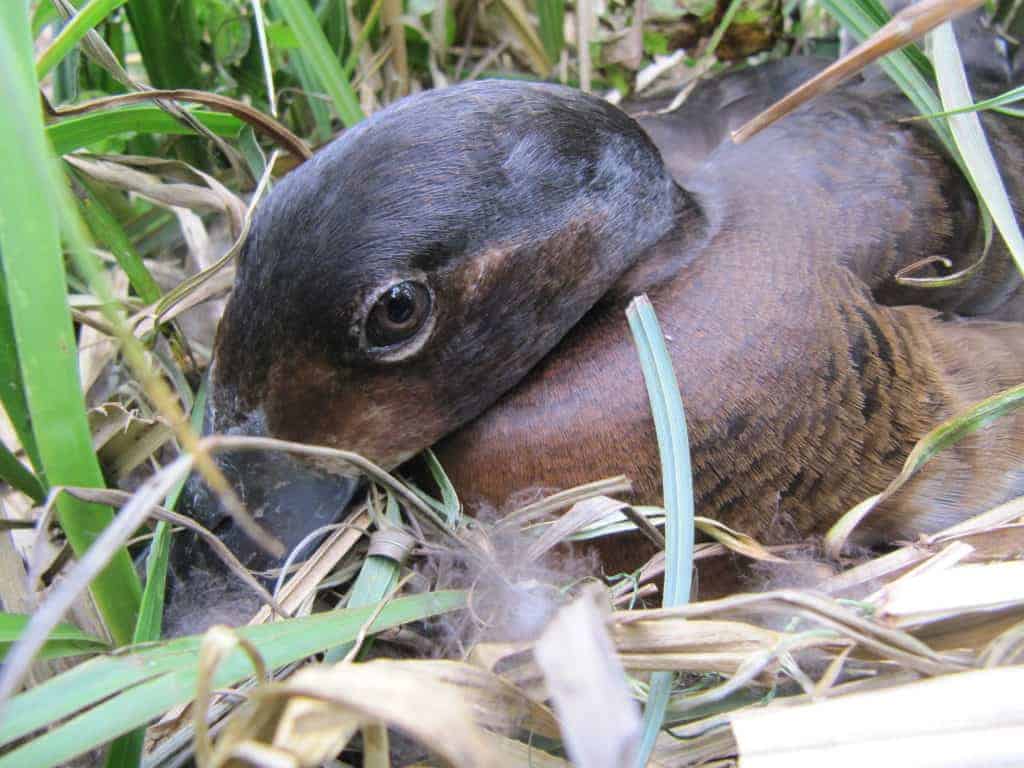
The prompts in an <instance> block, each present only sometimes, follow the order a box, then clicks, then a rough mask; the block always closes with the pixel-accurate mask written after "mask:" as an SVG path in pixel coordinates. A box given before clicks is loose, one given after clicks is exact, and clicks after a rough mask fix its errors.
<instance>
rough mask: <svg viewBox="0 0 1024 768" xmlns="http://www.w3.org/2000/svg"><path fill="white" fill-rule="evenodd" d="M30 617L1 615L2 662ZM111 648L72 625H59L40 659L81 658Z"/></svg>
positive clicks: (0, 640) (14, 614) (51, 635)
mask: <svg viewBox="0 0 1024 768" xmlns="http://www.w3.org/2000/svg"><path fill="white" fill-rule="evenodd" d="M28 620H29V617H28V616H25V615H22V614H20V613H0V660H2V659H3V658H4V656H6V655H7V651H8V650H9V649H10V647H11V645H13V644H14V641H15V640H17V639H18V637H19V636H20V635H21V633H22V631H23V630H24V629H25V626H26V625H27V624H28ZM109 649H110V646H109V645H108V644H107V643H105V642H104V641H102V640H100V639H99V638H98V637H93V636H92V635H90V634H88V633H86V632H83V631H82V630H80V629H79V628H78V627H76V626H74V625H72V624H59V625H58V626H57V628H56V629H54V630H53V632H51V633H50V637H49V638H48V639H47V640H46V645H45V646H44V647H43V650H42V651H41V652H40V654H39V657H38V658H40V659H60V658H63V657H65V656H81V655H82V654H85V653H102V652H103V651H107V650H109Z"/></svg>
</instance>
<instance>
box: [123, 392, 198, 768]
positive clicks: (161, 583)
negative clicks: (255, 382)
mask: <svg viewBox="0 0 1024 768" xmlns="http://www.w3.org/2000/svg"><path fill="white" fill-rule="evenodd" d="M207 383H208V379H207V378H205V377H204V378H203V382H202V384H201V385H200V387H199V391H198V392H197V393H196V399H195V402H194V403H193V405H192V417H191V419H192V428H193V429H195V430H196V431H197V432H198V431H200V430H201V429H202V426H203V414H204V411H205V409H206V393H207ZM186 480H187V478H185V479H182V480H181V482H179V483H178V485H177V487H176V488H175V489H174V490H173V491H171V493H170V494H168V496H167V500H166V501H165V502H164V506H165V507H167V508H168V509H174V508H175V507H176V506H177V505H178V498H179V497H180V496H181V491H182V489H183V488H184V487H185V482H186ZM171 533H172V531H171V524H170V523H168V522H166V521H164V520H161V521H160V522H159V523H157V524H156V529H155V530H154V532H153V541H152V543H151V544H150V545H149V555H148V557H147V558H146V587H145V589H144V590H143V591H142V604H141V605H140V607H139V620H138V621H137V622H136V624H135V635H134V637H133V638H132V642H133V643H135V644H137V643H150V642H155V641H157V640H159V639H160V635H161V634H162V632H163V617H164V594H165V592H166V591H167V568H168V566H169V564H170V560H171ZM145 743H146V729H145V728H136V729H135V730H133V731H129V732H128V733H125V734H122V735H121V736H118V737H117V738H116V739H115V740H114V742H113V743H112V744H111V745H110V749H109V750H108V751H107V762H106V768H135V767H136V766H138V765H139V762H140V761H141V760H142V752H143V748H144V747H145Z"/></svg>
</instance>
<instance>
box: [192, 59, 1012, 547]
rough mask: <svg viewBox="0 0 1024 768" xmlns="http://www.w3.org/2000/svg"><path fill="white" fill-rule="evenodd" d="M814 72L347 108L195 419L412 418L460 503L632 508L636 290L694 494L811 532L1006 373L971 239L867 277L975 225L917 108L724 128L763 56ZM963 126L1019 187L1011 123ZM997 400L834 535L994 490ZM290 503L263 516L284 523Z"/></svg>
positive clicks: (1000, 447) (1003, 320)
mask: <svg viewBox="0 0 1024 768" xmlns="http://www.w3.org/2000/svg"><path fill="white" fill-rule="evenodd" d="M817 68H818V65H816V64H813V63H808V62H801V61H798V60H790V61H787V62H784V63H780V64H775V65H766V66H765V67H762V68H759V69H756V70H753V71H752V72H747V73H742V74H740V75H737V76H734V77H732V78H726V79H724V80H722V81H718V82H717V83H711V84H709V85H706V86H704V87H703V88H702V89H698V91H696V92H695V93H694V95H693V97H692V98H691V99H690V101H689V102H687V104H686V105H684V106H683V107H682V109H680V110H677V111H676V112H674V113H672V114H669V115H661V114H658V113H657V112H656V111H654V110H653V109H651V108H650V106H651V105H646V107H645V106H644V105H640V106H639V107H635V108H633V111H634V112H636V113H637V115H638V119H639V123H640V126H642V127H643V129H644V130H646V134H645V133H644V132H643V131H642V130H641V128H640V127H638V125H637V123H635V122H633V121H632V120H629V119H627V118H626V117H625V116H624V115H623V114H622V113H621V112H620V111H618V110H616V109H615V108H613V107H611V106H609V105H607V104H604V103H603V102H600V101H598V100H595V99H592V98H590V97H587V96H584V95H583V94H580V93H578V92H575V91H571V90H568V89H561V88H556V87H551V86H538V85H528V84H521V83H519V84H516V83H500V82H483V83H475V84H470V85H465V86H459V87H456V88H453V89H448V90H445V91H435V92H428V93H424V94H421V95H419V96H416V97H413V98H411V99H408V100H406V101H404V102H401V103H400V104H399V105H396V106H394V107H391V108H389V109H387V110H384V111H383V112H381V113H379V114H378V115H375V116H374V117H373V118H371V119H370V120H369V121H367V122H366V123H364V124H363V125H362V126H360V127H358V128H356V129H354V130H352V131H350V132H348V133H346V135H345V136H343V137H342V138H341V139H339V140H338V141H337V142H336V143H334V144H332V145H331V146H330V147H328V148H327V149H325V150H323V151H322V152H321V153H319V154H318V155H317V156H316V157H314V159H313V160H311V161H309V162H308V163H306V164H305V165H304V166H302V167H300V168H299V169H298V170H297V171H295V172H294V173H293V174H291V175H290V176H289V177H287V178H286V179H285V180H284V181H283V182H282V183H281V184H280V185H279V186H278V187H277V189H276V190H275V191H274V193H273V194H272V195H271V197H270V198H269V199H268V200H267V201H266V203H265V204H264V205H263V206H262V207H261V209H260V211H259V214H258V217H257V220H256V222H255V224H254V227H253V234H252V235H251V237H250V239H249V241H248V243H247V245H246V251H245V254H244V256H243V259H242V261H241V263H240V267H239V272H238V278H237V282H236V287H235V292H234V295H233V297H232V300H231V303H230V305H229V308H228V310H227V313H226V315H225V318H224V321H223V323H222V325H221V329H220V332H219V337H218V341H217V347H216V351H215V367H214V375H213V383H214V389H213V395H212V407H211V413H210V420H209V427H210V428H212V429H214V430H216V431H235V432H238V431H242V432H247V433H251V434H270V435H273V436H277V437H283V438H287V439H293V440H300V441H305V442H310V443H321V444H327V445H332V446H336V447H339V448H346V449H352V450H356V451H360V452H363V453H364V454H366V455H367V456H368V457H369V458H371V459H373V460H375V461H378V462H381V463H383V464H385V465H387V466H395V465H397V464H399V463H401V462H402V461H404V460H405V459H407V458H408V457H410V456H412V455H413V454H415V453H416V452H418V451H420V450H422V449H423V448H425V447H427V446H428V445H431V444H433V443H435V442H436V441H437V440H439V439H441V438H443V440H442V441H441V442H440V444H439V445H438V450H439V453H440V456H441V458H442V462H443V463H444V465H445V466H446V468H447V469H448V471H449V473H450V474H451V475H452V477H453V479H454V481H455V485H456V488H457V489H458V490H460V492H461V493H462V496H463V499H464V500H466V501H469V502H472V501H476V500H480V501H487V502H490V503H493V504H501V503H503V502H504V501H505V500H506V499H507V498H508V497H509V496H511V495H512V494H514V493H515V492H517V491H520V490H522V489H524V488H527V487H535V486H543V487H549V488H564V487H568V486H572V485H574V484H577V483H582V482H587V481H591V480H594V479H596V478H599V477H604V476H608V475H612V474H619V473H625V474H626V475H628V476H629V477H630V478H631V479H632V480H633V482H634V485H635V488H636V493H635V495H634V496H633V500H634V501H636V502H653V503H656V502H658V501H659V500H660V494H661V485H660V475H659V468H658V461H657V449H656V445H655V441H654V435H653V425H652V422H651V418H650V413H649V409H648V405H647V395H646V391H645V389H644V386H643V381H642V378H641V374H640V371H639V366H638V364H637V362H636V357H635V352H634V349H633V346H632V341H631V338H630V335H629V333H628V329H627V327H626V323H625V319H624V315H623V310H624V307H625V305H626V303H627V302H628V300H629V298H631V297H632V296H634V295H636V294H637V293H639V292H646V293H647V294H649V296H650V297H651V299H652V301H653V302H654V306H655V308H656V310H657V312H658V315H659V318H660V320H661V323H662V326H663V328H664V330H665V332H666V334H667V336H668V338H669V349H670V352H671V354H672V357H673V360H674V362H675V367H676V372H677V375H678V378H679V382H680V387H681V390H682V396H683V402H684V404H685V407H686V410H687V416H688V421H689V425H690V432H691V442H692V454H693V459H694V467H695V484H696V489H697V494H698V499H697V507H698V513H699V514H704V515H709V516H712V517H716V518H718V519H720V520H723V521H724V522H726V523H727V524H729V525H732V526H734V527H736V528H739V529H742V530H744V531H746V532H748V533H751V534H754V535H756V536H760V537H763V538H766V539H767V540H769V541H772V540H774V541H779V540H787V539H794V538H797V537H800V536H804V535H807V534H811V533H820V532H822V531H823V530H825V529H826V528H827V527H828V526H829V525H831V523H833V522H834V521H835V519H836V518H837V516H838V515H839V514H841V513H842V512H843V511H845V510H846V509H847V508H848V507H849V506H851V505H852V504H854V503H856V502H857V501H859V500H860V499H862V498H864V497H865V496H866V495H868V494H871V493H875V492H877V491H879V490H880V489H881V488H883V487H884V486H885V485H886V484H887V483H888V482H889V481H890V480H891V479H892V478H893V477H894V476H895V474H896V473H897V471H898V470H899V467H900V465H901V464H902V462H903V460H904V459H905V458H906V456H907V453H908V452H909V450H910V449H911V448H912V446H913V445H914V443H915V441H916V440H918V439H919V438H920V437H921V436H922V435H923V434H925V433H926V432H927V431H928V430H930V429H931V428H933V427H934V426H936V425H937V424H938V423H940V422H941V421H942V420H943V419H945V418H947V417H949V416H951V415H952V414H954V413H956V412H958V411H960V410H962V409H963V408H965V407H967V406H968V405H970V404H971V403H973V402H976V401H977V400H980V399H982V398H984V397H986V396H988V395H991V394H993V393H994V392H997V391H998V390H1000V389H1002V388H1005V387H1007V386H1010V385H1013V384H1016V383H1019V382H1021V381H1022V380H1024V354H1022V353H1024V335H1022V333H1021V331H1022V330H1024V329H1022V327H1021V325H1020V324H1019V322H1017V321H1020V320H1022V319H1024V298H1022V297H1021V279H1020V277H1019V276H1018V275H1017V273H1016V271H1015V269H1014V267H1013V265H1012V263H1011V261H1010V259H1009V257H1008V255H1007V253H1006V251H1005V248H1004V247H1003V246H1002V243H1001V242H997V243H995V244H994V245H993V247H992V251H991V253H990V254H989V256H988V258H987V261H986V263H985V266H984V267H983V269H982V270H981V272H980V273H979V274H978V275H977V276H975V277H974V278H973V279H972V280H971V282H970V283H969V284H968V285H966V286H961V287H958V288H955V289H944V290H942V291H934V290H930V291H928V290H924V289H910V288H901V287H899V286H897V285H896V283H895V281H894V275H895V273H896V272H897V271H898V270H899V269H901V268H903V267H904V266H906V265H908V264H911V263H913V262H915V261H917V260H919V259H921V258H922V257H925V256H944V257H947V258H949V259H951V260H952V261H953V262H954V263H955V264H956V266H957V267H958V268H960V267H964V266H966V265H968V264H970V263H973V262H974V261H975V260H976V259H977V258H979V256H980V253H981V241H982V239H983V238H982V234H981V231H980V226H981V225H980V220H979V216H978V212H977V205H976V203H975V202H974V198H973V195H972V193H971V191H970V189H969V187H968V185H967V183H966V182H965V181H964V180H963V178H962V177H961V175H960V173H959V171H958V170H957V169H956V167H955V165H954V164H953V163H952V162H950V161H949V159H948V158H947V157H946V156H945V154H944V153H943V152H942V150H941V149H940V148H939V146H938V145H937V142H936V141H935V140H934V138H933V137H932V136H931V135H930V134H929V133H928V129H927V128H926V127H925V126H924V125H923V124H920V123H904V122H898V121H897V118H899V117H902V116H904V115H906V114H907V113H908V111H909V108H908V106H907V105H906V104H905V103H904V101H903V100H902V98H901V97H899V96H897V95H895V94H894V93H893V92H892V90H891V89H890V88H889V87H888V86H885V85H884V84H882V83H880V82H878V81H870V82H866V83H860V84H858V85H854V86H849V87H845V88H843V89H841V90H840V91H838V92H837V93H835V94H833V95H831V96H829V97H826V98H825V99H823V100H821V101H819V102H818V103H815V104H813V105H811V106H810V107H808V108H804V109H803V110H801V111H799V112H798V113H796V114H794V115H792V116H791V117H789V118H788V119H786V120H785V121H783V122H781V123H779V124H777V125H776V126H773V127H771V128H769V129H767V130H766V131H764V132H763V133H762V134H760V135H759V136H757V137H756V138H755V139H753V140H752V141H750V142H749V143H748V144H746V145H743V146H739V147H737V146H733V145H732V144H730V143H729V142H727V141H723V139H725V131H726V130H727V129H731V128H735V127H737V125H738V124H739V122H742V121H743V120H745V119H747V118H749V117H750V116H752V115H753V114H754V113H755V112H757V111H759V110H760V109H761V108H763V106H765V105H766V104H767V103H768V102H770V101H771V99H772V98H773V97H774V95H776V94H775V93H774V92H773V90H772V89H770V88H769V89H767V90H766V89H765V88H763V85H764V84H765V83H769V82H775V83H776V87H775V90H776V91H778V90H782V89H785V88H787V87H789V85H790V84H791V83H792V82H794V81H799V80H800V79H803V78H804V77H806V76H809V75H810V74H811V73H812V72H813V71H816V69H817ZM987 125H988V127H989V130H990V136H991V138H992V143H993V144H994V146H995V148H996V154H997V158H998V160H999V162H1000V164H1001V167H1002V169H1003V171H1004V175H1005V180H1006V183H1007V187H1008V189H1009V192H1010V195H1011V197H1012V199H1013V200H1014V201H1015V203H1016V204H1017V205H1020V203H1021V201H1022V200H1024V189H1022V184H1024V152H1022V151H1021V150H1022V149H1024V146H1022V144H1024V136H1022V134H1024V130H1022V128H1021V127H1020V124H1019V123H1018V124H1013V123H1010V122H1008V121H1003V120H1000V119H991V120H987ZM648 136H650V137H651V139H653V142H654V144H656V145H657V150H656V149H655V147H654V145H652V144H651V142H650V139H648ZM659 151H660V156H659ZM661 158H664V162H665V164H664V165H663V164H662V161H661ZM666 166H667V169H666ZM1022 427H1024V420H1022V419H1021V418H1008V419H1004V420H1002V421H1000V422H998V423H996V424H994V425H992V426H991V427H989V428H987V429H986V430H984V431H982V432H980V433H978V434H975V435H973V436H971V437H969V438H967V439H966V440H964V441H963V442H962V443H961V444H960V445H958V446H957V447H956V448H954V449H953V450H950V451H947V452H945V453H944V454H942V455H941V456H940V457H938V458H936V459H935V460H933V462H932V463H931V464H930V465H929V467H928V468H927V469H926V470H925V471H924V472H922V474H921V475H920V477H919V478H917V479H915V480H914V481H913V482H911V483H910V485H909V486H907V487H906V488H905V489H904V490H903V491H902V492H901V493H899V494H898V495H897V496H896V497H895V498H893V499H892V500H890V501H889V502H888V503H887V504H886V505H885V506H884V508H882V509H880V510H878V511H877V512H876V513H875V514H874V515H873V516H872V517H871V518H869V520H868V521H867V524H866V526H865V528H864V531H863V538H864V539H865V540H867V541H878V540H881V539H886V540H891V539H895V538H907V537H913V536H915V535H916V534H918V533H921V532H927V531H933V530H936V529H938V528H941V527H943V526H945V525H948V524H949V523H951V522H952V521H954V520H958V519H962V518H964V517H967V516H969V515H972V514H975V513H977V512H978V511H980V510H982V509H984V508H985V507H987V506H990V505H992V504H995V503H997V502H999V501H1001V500H1003V499H1006V498H1008V497H1009V496H1012V495H1014V494H1017V493H1019V492H1021V490H1022V484H1024V483H1022V481H1024V477H1022V450H1021V449H1022V438H1021V437H1020V435H1021V434H1022V432H1021V429H1022ZM318 469H319V470H320V471H321V472H323V471H327V472H335V471H337V472H342V473H344V472H345V471H346V470H345V468H344V467H338V466H324V465H321V466H320V467H319V468H318ZM243 482H244V478H243ZM291 514H292V518H288V519H287V520H288V522H287V523H282V525H287V526H293V527H295V528H296V529H302V530H308V529H309V528H310V527H312V524H310V525H305V527H303V526H304V524H303V523H302V521H301V518H300V519H299V520H298V521H296V520H295V519H294V518H295V517H296V516H297V515H296V513H295V512H292V513H291ZM207 519H208V520H209V518H207ZM320 522H322V521H318V523H317V524H320ZM289 537H290V538H294V537H293V536H291V534H289ZM610 546H611V547H613V548H615V549H616V552H615V553H614V557H611V556H610V559H614V560H616V561H617V563H616V565H618V564H625V563H632V564H634V565H635V564H637V559H638V558H639V556H640V554H641V553H640V552H639V551H635V552H634V551H629V550H628V549H624V548H623V547H624V546H626V545H623V544H621V543H615V542H613V543H612V544H611V545H610Z"/></svg>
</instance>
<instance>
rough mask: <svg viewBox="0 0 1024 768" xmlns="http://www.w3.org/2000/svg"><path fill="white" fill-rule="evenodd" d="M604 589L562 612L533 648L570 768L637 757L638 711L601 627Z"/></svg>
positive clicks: (606, 767)
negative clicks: (555, 716)
mask: <svg viewBox="0 0 1024 768" xmlns="http://www.w3.org/2000/svg"><path fill="white" fill-rule="evenodd" d="M604 598H605V593H604V590H601V589H589V590H586V591H585V592H584V593H583V594H582V595H581V596H580V597H579V598H578V599H576V600H575V601H573V602H572V603H570V604H569V605H567V606H565V607H563V608H561V609H560V610H559V611H558V613H557V614H556V615H555V618H554V619H552V620H551V622H550V623H549V624H548V626H547V628H546V629H545V630H544V632H543V634H542V635H541V637H540V639H539V640H538V641H537V645H536V647H535V649H534V655H535V656H536V659H537V664H538V665H539V666H540V668H541V670H542V671H543V673H544V678H545V680H546V681H547V687H548V690H549V692H550V694H551V699H552V701H553V702H554V707H555V712H557V713H558V719H559V721H560V723H561V726H562V739H563V741H564V743H565V746H566V749H567V751H568V752H569V756H570V758H572V762H573V765H578V766H580V767H581V768H618V767H619V766H623V765H629V764H630V763H632V762H633V760H634V759H635V758H636V752H637V748H638V747H639V745H640V735H641V722H640V711H639V708H638V707H637V705H636V702H635V701H633V698H632V696H630V693H629V688H628V687H627V685H626V677H625V672H624V671H623V669H622V665H621V664H620V663H619V660H618V659H617V658H616V656H615V648H614V647H613V645H612V642H611V639H610V638H609V637H608V630H607V628H606V626H605V614H606V613H607V607H606V606H605V608H604V610H603V611H602V610H601V606H600V601H602V600H603V599H604Z"/></svg>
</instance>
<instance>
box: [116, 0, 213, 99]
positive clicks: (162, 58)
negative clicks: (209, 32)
mask: <svg viewBox="0 0 1024 768" xmlns="http://www.w3.org/2000/svg"><path fill="white" fill-rule="evenodd" d="M126 7H127V10H128V21H129V23H130V24H131V27H132V33H133V34H134V36H135V42H136V44H137V45H138V48H139V53H141V54H142V63H143V65H144V66H145V67H146V72H147V73H148V74H149V81H150V83H152V84H153V85H155V86H156V87H157V88H202V86H203V79H202V76H201V74H200V71H199V64H200V59H199V50H200V45H199V44H200V30H199V27H198V24H197V23H196V12H195V3H194V2H193V0H128V4H127V6H126Z"/></svg>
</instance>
